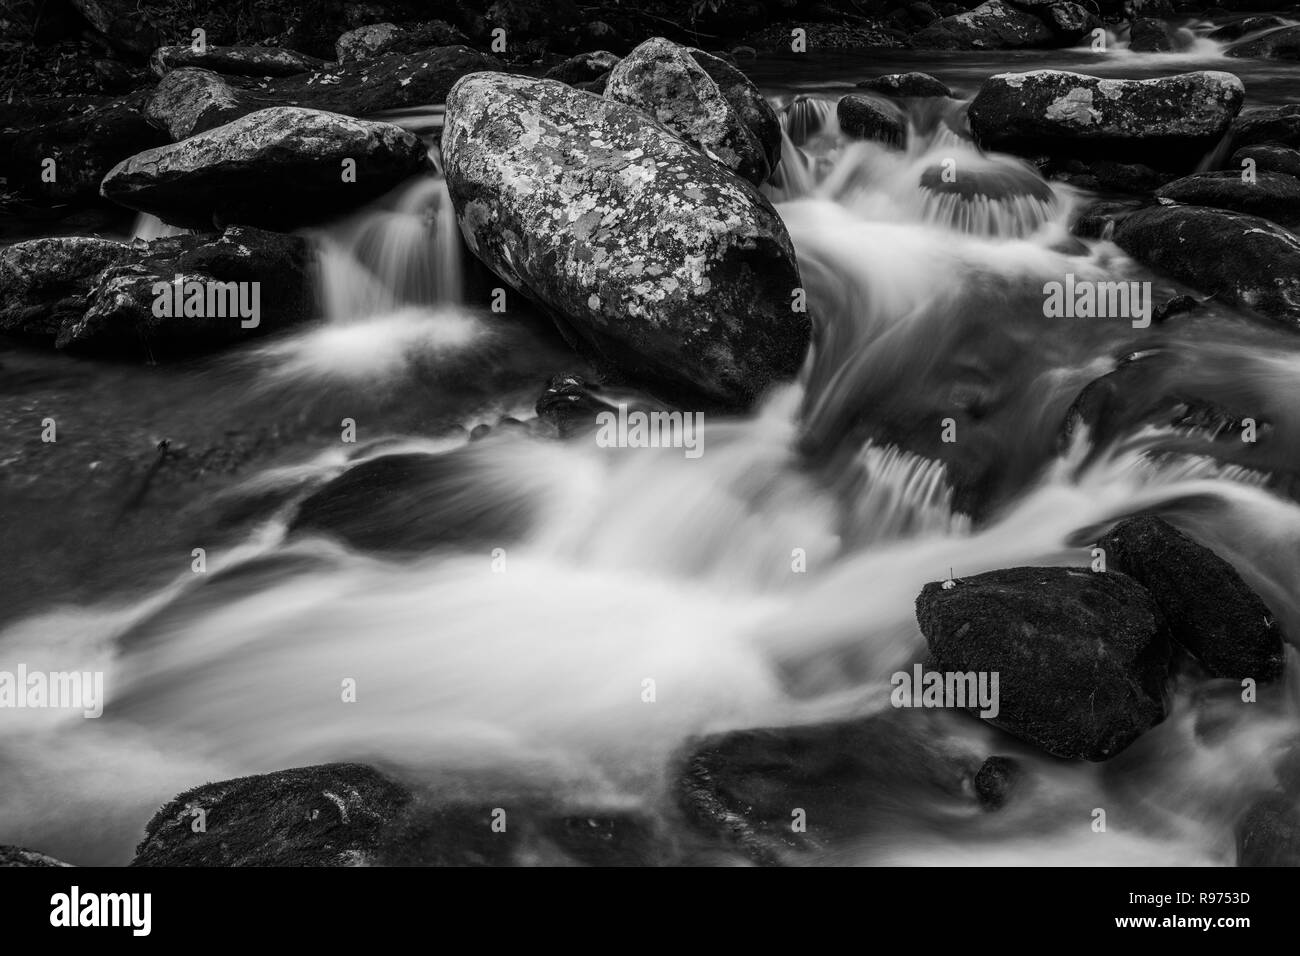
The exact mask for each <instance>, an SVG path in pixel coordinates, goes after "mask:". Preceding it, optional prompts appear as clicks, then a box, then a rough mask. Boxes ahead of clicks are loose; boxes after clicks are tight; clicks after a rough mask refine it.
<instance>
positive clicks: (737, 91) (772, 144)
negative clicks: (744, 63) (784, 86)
mask: <svg viewBox="0 0 1300 956" xmlns="http://www.w3.org/2000/svg"><path fill="white" fill-rule="evenodd" d="M687 52H689V53H690V55H691V58H692V59H694V60H695V62H696V63H698V64H699V65H700V67H701V68H702V69H703V70H704V72H705V73H707V74H709V78H710V79H712V80H713V82H714V83H717V84H718V89H719V90H721V91H722V95H723V96H724V97H726V99H727V102H728V103H730V104H731V108H732V109H734V110H735V111H736V114H737V115H738V116H739V117H740V119H741V122H743V123H744V124H745V126H747V127H748V128H749V131H750V132H751V133H753V134H754V138H755V139H757V140H758V144H759V146H761V147H762V149H763V156H764V158H765V159H766V160H767V165H768V168H769V169H773V170H774V169H776V167H777V164H778V163H780V162H781V121H780V119H778V118H777V115H776V110H775V109H774V108H773V107H772V104H771V103H770V102H769V101H768V98H767V97H766V96H764V95H763V94H762V93H761V92H759V89H758V87H756V86H755V85H754V84H753V83H752V82H751V81H750V79H749V77H747V76H746V75H745V74H744V73H742V72H741V71H740V70H739V69H738V68H737V67H736V66H734V65H733V64H732V63H729V62H728V61H727V60H724V59H723V58H722V57H720V56H714V55H713V54H712V53H706V52H705V51H703V50H697V49H695V48H694V47H692V48H690V49H689V50H688V51H687Z"/></svg>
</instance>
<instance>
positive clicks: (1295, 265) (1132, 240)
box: [1114, 205, 1300, 328]
mask: <svg viewBox="0 0 1300 956" xmlns="http://www.w3.org/2000/svg"><path fill="white" fill-rule="evenodd" d="M1114 238H1115V242H1116V243H1117V244H1118V245H1119V246H1120V248H1122V249H1123V250H1124V251H1125V252H1127V253H1128V254H1129V255H1131V256H1133V257H1134V258H1135V259H1139V260H1141V261H1142V262H1145V263H1147V264H1148V265H1150V266H1153V267H1155V268H1156V269H1159V270H1161V271H1162V272H1166V273H1168V274H1169V275H1171V276H1173V277H1174V278H1176V279H1178V280H1180V281H1182V282H1186V283H1187V284H1188V285H1190V286H1192V287H1193V288H1196V289H1199V290H1200V291H1202V292H1204V293H1206V294H1207V295H1214V296H1217V297H1218V298H1219V299H1221V300H1223V301H1225V302H1229V303H1231V304H1233V305H1237V306H1241V307H1243V308H1246V309H1252V310H1254V311H1255V312H1258V313H1260V314H1262V315H1266V316H1269V317H1270V318H1274V319H1279V320H1282V321H1285V322H1287V323H1288V324H1291V325H1294V326H1296V327H1297V328H1300V239H1297V238H1296V237H1295V236H1294V235H1292V234H1291V233H1290V232H1288V231H1287V230H1285V229H1283V228H1281V227H1280V226H1278V225H1276V224H1274V223H1272V222H1270V221H1268V220H1267V219H1261V218H1259V217H1257V216H1248V215H1246V214H1245V213H1239V212H1228V211H1225V210H1221V209H1207V208H1205V207H1202V206H1176V205H1171V206H1152V207H1148V208H1146V209H1141V210H1138V211H1137V212H1134V213H1132V214H1131V215H1129V216H1127V217H1125V218H1124V219H1123V220H1121V221H1120V222H1119V223H1118V224H1117V225H1116V227H1115V233H1114Z"/></svg>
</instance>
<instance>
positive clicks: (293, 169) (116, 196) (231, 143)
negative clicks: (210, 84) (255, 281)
mask: <svg viewBox="0 0 1300 956" xmlns="http://www.w3.org/2000/svg"><path fill="white" fill-rule="evenodd" d="M345 160H352V161H354V162H355V164H356V181H355V182H344V181H343V176H342V169H343V163H344V161H345ZM429 167H430V163H429V159H428V155H427V153H426V149H425V147H424V144H422V143H421V142H420V140H419V138H418V137H416V136H415V135H414V134H413V133H408V132H407V131H406V130H404V129H401V128H400V127H397V126H393V125H391V124H389V123H373V122H367V121H365V120H358V119H353V118H351V117H348V116H341V115H339V114H336V113H324V112H321V111H319V110H306V109H300V108H298V107H292V106H279V107H274V108H272V109H268V110H261V111H259V112H257V113H253V114H250V115H248V116H244V117H241V118H239V119H237V120H235V121H234V122H231V123H227V124H226V125H224V126H218V127H216V128H215V129H211V130H208V131H207V132H205V133H200V134H198V135H197V136H192V137H190V138H189V139H186V140H182V141H181V142H179V143H173V144H172V145H169V146H161V147H158V148H156V149H151V150H147V151H145V152H143V153H140V154H138V155H136V156H132V157H131V158H130V159H127V160H124V161H123V162H121V163H119V164H118V165H117V166H116V167H114V168H113V169H112V170H111V171H110V172H109V174H108V175H107V176H106V177H105V178H104V182H103V185H102V186H101V192H102V193H103V195H104V196H105V197H106V198H108V199H112V200H113V201H115V202H118V203H120V204H122V205H123V206H129V207H130V208H132V209H138V210H140V211H141V212H148V213H152V214H154V215H156V216H158V217H159V218H160V219H162V220H163V221H164V222H170V223H172V224H173V225H177V226H183V227H186V228H190V229H204V228H209V227H210V226H211V225H213V224H214V223H215V224H217V225H224V224H226V223H243V224H246V225H256V226H266V227H268V228H293V227H295V226H299V225H302V224H304V223H307V222H313V221H318V220H320V219H324V218H328V217H329V216H332V215H337V214H338V213H341V212H345V211H347V210H350V209H355V208H356V207H357V206H360V205H363V204H365V203H366V202H368V201H369V200H371V199H373V198H375V197H376V196H379V195H381V194H383V193H385V192H387V191H388V190H389V189H391V188H393V187H394V186H395V185H397V184H398V183H400V182H401V181H402V180H404V179H406V178H407V177H409V176H413V175H416V174H418V173H421V172H423V171H425V170H427V169H428V168H429Z"/></svg>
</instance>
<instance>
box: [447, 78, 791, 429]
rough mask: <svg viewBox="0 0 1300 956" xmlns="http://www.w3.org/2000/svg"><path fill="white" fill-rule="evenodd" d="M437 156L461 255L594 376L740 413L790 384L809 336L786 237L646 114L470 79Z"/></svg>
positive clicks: (740, 184)
mask: <svg viewBox="0 0 1300 956" xmlns="http://www.w3.org/2000/svg"><path fill="white" fill-rule="evenodd" d="M625 62H626V61H625ZM692 63H693V61H692ZM697 69H698V68H697ZM706 79H707V77H706ZM611 82H612V80H611ZM709 82H712V81H709ZM442 152H443V157H444V162H445V165H446V169H447V184H448V188H449V190H450V192H451V196H452V200H453V202H454V204H455V208H456V212H457V216H458V218H459V221H460V226H461V231H462V233H463V234H464V236H465V239H466V241H467V243H468V245H469V247H470V249H471V251H473V252H474V254H475V255H477V256H478V257H479V259H481V260H482V261H483V262H484V263H486V264H487V265H488V266H489V267H490V268H492V269H493V271H495V272H496V273H497V274H498V275H500V276H501V277H502V278H504V279H505V280H506V281H507V282H509V283H510V285H511V286H512V287H514V288H516V289H518V290H519V291H522V292H524V293H525V294H527V295H529V296H530V297H531V298H532V299H534V301H536V302H538V303H540V304H541V305H542V306H543V308H544V309H545V310H546V311H547V312H548V313H549V314H550V315H551V317H552V318H553V319H554V320H555V321H556V323H557V325H558V326H559V327H560V330H561V332H563V333H564V334H565V336H566V338H568V339H569V341H570V342H571V343H574V344H576V345H577V346H578V347H579V348H580V349H581V350H583V351H584V352H586V353H588V354H589V355H591V356H592V358H593V360H594V361H596V362H597V363H598V365H600V366H603V367H604V368H608V369H614V370H618V371H619V372H620V373H621V374H623V375H626V376H628V377H629V378H631V379H633V380H637V381H641V382H645V383H647V384H652V385H656V386H661V387H667V388H670V389H672V390H673V391H674V392H675V393H676V392H684V393H689V394H694V395H698V396H701V397H704V398H708V399H710V400H712V401H717V402H722V403H725V404H740V405H743V404H747V403H748V402H750V401H752V400H753V399H754V398H755V397H756V396H757V395H758V394H760V393H761V392H762V391H763V390H764V389H766V388H767V387H768V386H769V385H770V384H772V383H773V382H774V381H776V380H778V379H782V378H786V377H789V376H792V375H793V374H794V373H795V372H796V371H797V370H798V368H799V365H800V363H801V361H802V359H803V353H804V350H805V348H806V347H807V342H808V338H809V323H808V317H807V316H806V315H804V314H802V313H796V312H792V311H791V308H790V302H791V295H792V290H793V289H795V288H796V287H799V286H800V280H799V275H798V269H797V266H796V265H795V259H794V252H793V249H792V247H791V245H790V240H789V236H788V235H787V233H786V230H785V226H784V225H783V224H782V222H781V220H780V218H779V216H777V214H776V212H775V210H774V209H773V208H772V206H771V204H770V203H769V202H768V201H767V200H766V199H764V198H763V197H762V196H760V195H759V194H758V193H757V192H756V191H755V190H754V189H753V187H752V186H750V185H749V184H748V183H745V182H744V181H743V180H741V179H739V178H737V177H735V176H734V175H732V174H731V173H729V172H728V171H727V170H726V169H725V168H724V167H723V166H722V165H721V164H719V163H716V162H713V161H712V160H709V159H708V158H706V157H705V156H703V154H701V153H699V152H698V151H697V150H695V149H694V148H693V147H691V146H689V145H687V144H686V143H685V142H683V141H682V140H681V139H679V138H678V137H676V136H675V135H673V134H672V133H670V132H668V131H667V130H666V129H664V128H663V127H662V126H660V125H659V124H657V123H655V122H653V121H651V120H650V119H648V118H647V116H646V114H644V113H642V112H641V111H639V110H637V109H634V108H632V107H629V106H626V105H624V104H622V103H618V102H614V101H612V100H610V99H603V98H600V97H595V96H591V95H589V94H586V93H581V92H578V91H576V90H574V89H572V88H571V87H567V86H564V85H563V84H560V83H556V82H553V81H547V80H530V79H527V78H524V77H517V76H508V75H505V74H491V73H483V74H477V75H475V76H472V77H466V78H465V79H464V80H463V81H461V82H460V83H458V84H457V85H456V87H455V89H453V91H452V95H451V97H450V98H449V99H448V102H447V119H446V125H445V128H444V132H443V139H442ZM574 196H579V197H582V198H581V200H580V201H579V203H580V205H578V206H575V205H574V199H573V197H574ZM742 317H743V318H742Z"/></svg>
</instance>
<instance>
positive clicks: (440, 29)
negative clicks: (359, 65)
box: [334, 20, 470, 63]
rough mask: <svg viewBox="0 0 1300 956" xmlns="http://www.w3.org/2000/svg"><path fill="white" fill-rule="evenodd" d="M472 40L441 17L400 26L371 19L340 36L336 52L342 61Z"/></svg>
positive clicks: (359, 59) (358, 59)
mask: <svg viewBox="0 0 1300 956" xmlns="http://www.w3.org/2000/svg"><path fill="white" fill-rule="evenodd" d="M469 42H470V41H469V37H467V36H465V34H463V33H461V32H460V31H459V30H457V29H456V28H455V27H453V26H452V25H451V24H449V23H446V22H444V21H442V20H430V21H427V22H425V23H415V24H407V25H405V26H400V27H399V26H398V25H397V24H395V23H371V24H368V25H366V26H362V27H357V28H356V29H355V30H349V31H348V32H347V33H344V34H343V35H342V36H340V37H339V38H338V42H337V43H336V44H335V46H334V53H335V56H336V58H337V59H338V60H339V61H340V62H343V63H347V62H349V61H361V60H372V59H374V58H375V57H377V56H380V55H382V54H384V53H417V52H419V51H420V50H427V49H429V48H430V47H441V46H454V45H457V44H463V45H468V44H469Z"/></svg>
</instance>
